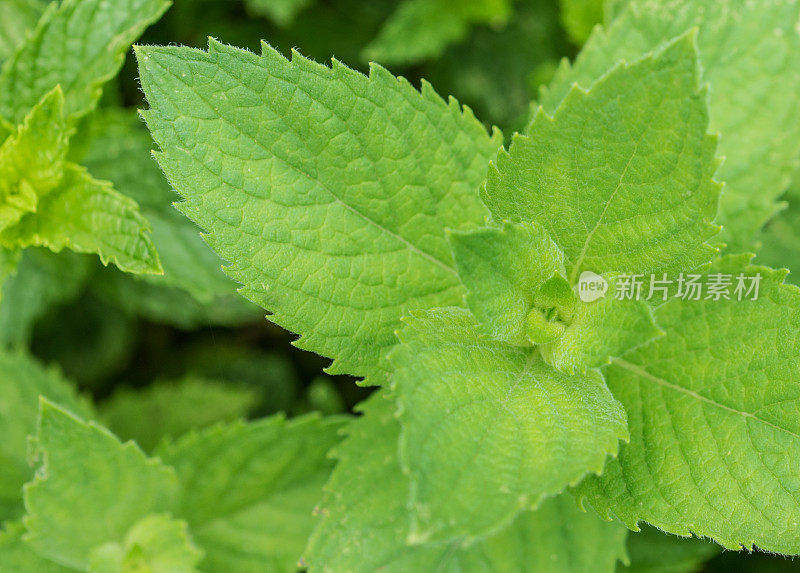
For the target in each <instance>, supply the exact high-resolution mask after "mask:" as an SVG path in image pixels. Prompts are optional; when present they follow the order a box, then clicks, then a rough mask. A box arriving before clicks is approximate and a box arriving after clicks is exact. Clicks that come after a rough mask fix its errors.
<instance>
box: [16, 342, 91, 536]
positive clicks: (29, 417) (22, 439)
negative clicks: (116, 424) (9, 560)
mask: <svg viewBox="0 0 800 573" xmlns="http://www.w3.org/2000/svg"><path fill="white" fill-rule="evenodd" d="M40 395H41V396H45V397H46V398H48V399H49V400H54V401H57V402H58V403H59V404H63V405H64V407H65V408H69V409H70V410H71V411H73V412H75V413H77V414H79V415H81V416H86V417H93V416H94V413H93V409H92V407H91V406H90V404H89V403H88V402H87V401H86V400H84V399H82V398H80V397H79V396H78V393H77V391H76V390H75V388H74V386H73V385H72V384H70V383H69V382H68V381H67V380H66V379H65V378H64V377H63V376H62V375H61V373H60V372H58V371H57V370H54V369H46V368H44V367H43V366H41V365H40V364H39V363H37V362H36V361H35V360H34V359H33V358H31V357H30V356H28V355H27V354H25V353H21V352H11V351H0V435H2V436H3V439H2V440H0V521H5V520H7V519H12V518H16V517H19V515H21V513H22V485H23V484H24V483H25V482H27V481H29V480H30V479H31V477H33V469H32V468H31V467H30V465H29V464H28V455H27V454H28V442H27V438H28V436H31V435H35V434H36V420H37V417H38V414H39V396H40Z"/></svg>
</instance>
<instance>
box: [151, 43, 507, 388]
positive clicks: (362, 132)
mask: <svg viewBox="0 0 800 573" xmlns="http://www.w3.org/2000/svg"><path fill="white" fill-rule="evenodd" d="M138 58H139V70H140V75H141V78H142V85H143V87H144V90H145V93H146V94H147V98H148V101H149V103H150V106H151V110H149V111H147V112H145V118H146V120H147V123H148V126H149V127H150V129H151V132H152V133H153V136H154V138H155V139H156V141H157V143H158V144H159V146H160V147H161V149H162V150H163V153H162V154H160V156H159V160H160V163H161V165H162V167H163V168H164V170H165V172H166V173H167V176H168V177H169V179H170V181H171V183H172V184H173V186H174V187H175V188H176V189H177V190H178V191H179V192H180V193H181V195H183V196H184V197H185V198H186V202H185V203H182V204H181V205H180V206H181V209H182V210H183V211H184V212H185V213H186V214H187V215H188V216H189V217H190V218H192V219H193V220H194V221H196V222H197V223H198V224H199V225H200V226H202V227H203V228H205V229H206V230H207V231H209V235H208V236H207V240H208V241H209V244H210V245H211V246H212V248H214V249H215V250H216V251H217V253H218V254H220V255H221V256H222V257H223V258H225V259H226V260H229V261H232V264H231V266H229V267H227V268H226V270H227V272H228V273H229V274H230V275H231V276H232V277H233V278H235V279H236V280H238V281H240V282H241V283H243V284H244V285H245V286H244V289H243V294H245V296H247V297H248V298H250V299H251V300H253V301H255V302H257V303H258V304H260V305H261V306H263V307H264V308H266V309H267V310H269V311H271V312H273V313H274V314H273V315H272V316H271V317H270V318H271V320H273V321H274V322H276V323H277V324H279V325H281V326H283V327H285V328H287V329H289V330H292V331H294V332H298V333H300V334H301V335H302V337H301V338H300V340H299V341H298V343H297V344H298V345H299V346H300V347H301V348H305V349H308V350H313V351H315V352H318V353H320V354H323V355H325V356H329V357H332V358H335V359H336V361H335V362H334V364H333V365H332V367H331V368H332V371H333V372H335V373H342V372H348V373H351V374H357V375H364V374H366V373H369V372H372V371H375V369H376V366H377V364H378V362H379V360H380V357H381V356H382V354H383V352H384V351H385V349H386V348H387V347H389V346H391V345H393V344H394V335H393V333H392V332H393V330H394V328H395V327H396V325H397V321H398V319H399V318H400V316H402V315H403V314H404V313H406V311H407V310H409V309H414V308H428V307H433V306H441V305H453V304H460V303H461V300H462V296H463V290H462V287H461V286H460V282H459V280H458V276H457V273H456V270H455V268H454V264H453V261H452V257H451V255H450V250H449V248H448V245H447V242H446V239H445V237H444V228H445V227H450V228H454V229H459V228H463V226H464V225H467V224H470V223H473V224H481V223H482V222H483V220H484V217H485V214H486V212H485V208H484V207H483V206H482V205H481V204H480V201H479V199H478V194H477V189H478V187H479V186H480V183H481V181H482V180H483V178H484V174H485V169H486V167H485V166H486V164H487V163H488V161H489V159H491V157H492V156H493V155H494V154H495V152H496V149H497V147H498V145H499V143H500V136H499V134H498V133H496V134H495V136H494V137H492V138H490V137H489V136H488V135H487V134H486V132H485V130H484V128H483V127H482V126H481V125H480V124H479V123H478V122H477V121H476V120H475V119H474V118H473V117H472V116H471V114H470V113H469V112H465V111H462V109H461V108H460V107H459V106H458V104H457V103H456V102H455V101H454V100H451V101H450V103H449V104H448V103H445V102H444V101H443V100H441V99H440V98H439V97H438V96H437V95H436V94H435V93H434V92H433V90H432V89H431V88H430V86H428V85H427V84H425V85H424V86H423V90H422V93H421V94H420V93H419V92H417V91H416V90H414V89H413V88H412V87H411V85H410V84H408V82H406V81H405V80H402V79H397V78H395V77H393V76H392V75H391V74H389V73H388V72H387V71H386V70H384V69H382V68H380V67H373V68H372V70H371V74H370V77H366V76H363V75H361V74H359V73H356V72H354V71H351V70H349V69H347V68H345V67H344V66H343V65H342V64H340V63H338V62H334V63H333V68H327V67H325V66H321V65H318V64H315V63H312V62H310V61H308V60H306V59H304V58H302V57H301V56H299V55H297V54H295V55H294V56H293V59H292V61H291V62H290V61H287V60H285V59H284V58H283V57H282V56H280V55H279V54H277V52H275V51H274V50H272V49H271V48H270V47H268V46H266V45H264V47H263V53H262V55H261V56H257V55H255V54H252V53H249V52H245V51H242V50H238V49H235V48H230V47H227V46H223V45H221V44H219V43H217V42H214V41H211V42H210V44H209V50H208V52H204V51H200V50H192V49H188V48H176V47H169V48H150V47H148V48H139V49H138Z"/></svg>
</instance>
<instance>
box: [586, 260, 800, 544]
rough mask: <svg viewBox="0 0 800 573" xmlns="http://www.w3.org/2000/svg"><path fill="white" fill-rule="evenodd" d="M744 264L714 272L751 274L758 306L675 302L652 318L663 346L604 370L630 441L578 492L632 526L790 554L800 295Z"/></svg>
mask: <svg viewBox="0 0 800 573" xmlns="http://www.w3.org/2000/svg"><path fill="white" fill-rule="evenodd" d="M747 258H748V257H736V258H733V257H731V258H726V259H724V260H723V261H722V262H721V263H720V264H719V265H717V267H716V268H717V269H718V270H719V272H722V273H728V274H733V275H734V276H736V275H738V273H740V272H743V271H746V272H747V273H748V274H750V275H751V276H752V275H753V274H754V273H755V272H760V273H761V275H762V277H763V278H762V281H761V285H760V293H759V298H758V300H757V301H753V300H742V301H737V300H735V299H734V300H731V301H725V300H720V301H694V302H693V301H682V300H679V299H673V300H671V301H670V302H668V303H666V304H664V305H663V306H661V307H660V308H659V309H658V311H657V313H656V321H657V322H658V324H659V325H660V326H661V327H662V328H663V329H664V330H665V332H666V336H664V337H662V338H659V339H657V340H655V341H653V342H651V343H649V344H647V345H646V346H644V347H642V348H641V349H639V350H636V351H635V352H633V353H632V354H630V355H628V356H626V357H625V359H624V360H616V361H615V362H614V363H613V364H612V365H611V366H609V367H608V369H607V371H606V372H607V378H608V384H609V387H610V388H611V391H612V392H613V393H614V396H615V397H616V398H617V399H619V400H620V401H621V402H622V403H623V404H624V406H625V409H626V411H627V413H628V426H629V429H630V434H631V441H630V443H629V444H627V445H625V446H623V447H622V448H621V451H620V455H619V458H618V460H612V461H610V462H609V463H608V464H607V465H606V469H605V471H604V473H603V476H602V477H600V478H596V477H590V478H588V479H587V480H586V482H585V483H584V484H583V485H582V486H581V492H582V493H583V494H585V495H586V496H588V498H589V500H590V501H591V503H592V504H593V505H594V506H595V507H596V508H597V509H598V510H600V511H601V512H603V513H609V514H612V515H616V516H618V517H619V519H621V520H622V521H624V522H625V523H626V524H628V525H630V526H634V525H635V523H636V522H637V521H639V520H643V521H647V522H649V523H651V524H653V525H655V526H657V527H659V528H660V529H663V530H664V531H667V532H670V533H674V534H677V535H688V534H689V533H695V534H696V535H703V536H708V537H711V538H712V539H714V540H715V541H717V542H718V543H720V544H721V545H724V546H726V547H729V548H738V547H740V546H743V547H746V548H750V547H752V546H753V545H756V546H758V547H759V548H761V549H764V550H767V551H773V552H777V553H789V554H795V553H800V518H799V517H798V516H800V481H798V478H797V476H798V475H800V465H798V464H800V427H798V420H800V415H798V414H800V383H798V382H799V381H800V380H798V372H800V364H799V363H798V361H799V360H800V359H799V358H798V357H799V356H800V334H798V327H797V325H798V324H800V291H798V289H797V288H796V287H794V286H787V285H782V284H780V282H781V279H782V273H780V272H776V271H771V270H769V269H766V268H763V267H755V268H749V269H747V268H746V267H747V264H746V261H747ZM749 325H758V328H752V327H750V326H749Z"/></svg>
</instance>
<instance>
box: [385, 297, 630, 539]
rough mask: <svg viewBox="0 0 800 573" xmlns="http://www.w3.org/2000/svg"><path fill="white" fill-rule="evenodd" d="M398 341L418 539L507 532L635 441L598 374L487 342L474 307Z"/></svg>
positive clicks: (405, 453) (395, 380)
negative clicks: (565, 370)
mask: <svg viewBox="0 0 800 573" xmlns="http://www.w3.org/2000/svg"><path fill="white" fill-rule="evenodd" d="M399 337H400V340H401V342H402V344H401V345H400V346H398V347H397V349H396V350H395V351H394V352H393V353H392V357H391V360H390V362H391V364H392V366H393V374H392V385H393V386H392V387H393V390H394V391H395V392H396V393H397V402H398V407H399V417H400V421H401V423H402V427H403V432H402V434H401V440H400V451H401V458H402V462H403V463H404V465H407V467H408V470H409V472H410V476H411V493H410V496H409V497H410V503H409V505H410V507H411V509H412V526H411V534H410V535H411V537H410V539H411V540H412V542H421V541H428V540H431V541H433V540H437V541H441V540H448V539H454V538H459V537H463V538H466V539H467V540H471V539H474V538H476V537H480V536H483V535H486V534H487V533H491V532H493V531H497V530H498V529H499V528H500V527H501V526H503V525H506V524H508V523H509V522H511V520H512V519H513V517H514V516H515V515H516V514H517V513H518V512H519V511H520V510H522V509H526V508H531V507H535V506H537V505H538V504H539V503H540V502H541V500H542V499H543V498H544V497H546V496H551V495H554V494H556V493H559V492H560V491H561V490H563V489H564V488H565V487H566V486H567V485H568V484H574V483H575V482H577V481H578V480H579V479H580V478H581V477H583V476H584V475H585V474H586V473H588V472H590V471H592V472H600V471H601V470H602V469H603V464H604V463H605V460H606V457H607V456H608V455H612V456H614V455H616V453H617V451H618V449H619V439H620V438H623V439H626V438H627V432H626V428H625V413H624V411H623V410H622V407H621V406H620V404H619V403H618V402H617V401H616V400H614V398H613V397H612V396H611V393H610V392H609V391H608V388H607V387H606V385H605V382H604V381H603V378H602V376H600V374H599V373H597V372H595V371H592V372H590V373H589V374H587V375H586V376H566V375H564V374H561V373H559V372H557V371H555V370H553V369H552V368H551V367H550V366H549V365H547V364H545V363H544V362H543V361H542V359H541V357H540V356H539V354H538V352H537V351H536V350H535V349H533V348H521V347H513V346H509V345H506V344H503V343H499V342H493V341H490V340H487V339H485V338H482V337H480V335H479V334H478V331H477V328H476V324H475V322H474V319H473V318H472V317H471V316H470V315H469V313H468V312H467V311H466V310H461V309H445V310H434V311H430V312H426V313H419V314H417V315H416V316H415V318H411V319H407V325H406V327H405V328H403V329H402V330H401V331H400V333H399ZM442 452H447V455H445V456H443V455H442Z"/></svg>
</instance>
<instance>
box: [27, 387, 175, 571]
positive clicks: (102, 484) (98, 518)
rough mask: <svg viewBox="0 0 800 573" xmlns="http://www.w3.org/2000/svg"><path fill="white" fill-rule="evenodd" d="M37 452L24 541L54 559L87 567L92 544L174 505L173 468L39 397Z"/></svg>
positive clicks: (114, 536) (118, 535)
mask: <svg viewBox="0 0 800 573" xmlns="http://www.w3.org/2000/svg"><path fill="white" fill-rule="evenodd" d="M34 454H35V455H36V456H37V458H38V459H39V462H40V467H39V470H38V472H37V474H36V478H35V479H34V480H33V482H31V483H29V484H27V485H26V486H25V507H26V509H27V511H28V513H27V515H26V516H25V519H24V523H25V526H26V528H27V530H28V533H27V534H26V536H25V540H26V542H27V543H28V544H29V545H30V546H31V547H32V548H33V549H34V550H35V551H36V552H37V553H39V554H40V555H41V556H43V557H46V558H48V559H51V560H52V561H55V562H56V563H60V564H62V565H66V566H68V567H73V568H75V569H79V570H85V569H86V568H87V567H88V566H89V559H90V554H91V551H92V550H93V548H95V547H97V546H98V545H102V544H105V543H109V542H118V541H121V540H123V539H124V537H125V535H126V533H127V532H128V530H129V529H130V528H131V527H132V526H133V525H134V524H135V523H136V522H137V521H139V519H141V518H142V517H144V516H146V515H148V514H149V513H151V512H154V511H157V512H158V511H169V510H170V509H171V508H172V507H173V506H174V505H175V501H176V498H177V493H178V482H177V480H176V477H175V472H174V471H172V469H171V468H168V467H166V466H164V465H163V464H161V463H160V462H159V461H158V460H151V459H148V458H146V457H145V455H144V454H143V453H142V451H141V450H140V449H139V448H138V447H137V446H136V445H135V444H133V443H132V442H128V443H127V444H121V443H120V442H119V440H117V438H115V437H114V436H113V435H112V434H111V433H109V432H108V431H107V430H105V429H104V428H102V427H101V426H98V425H97V424H95V423H93V422H89V423H86V422H83V421H82V420H79V419H78V418H76V417H74V416H73V415H72V414H70V413H69V412H67V411H66V410H63V409H61V408H60V407H58V406H56V405H54V404H53V403H51V402H48V401H47V400H44V399H42V400H41V408H40V418H39V432H38V437H37V439H36V441H35V450H34Z"/></svg>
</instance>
